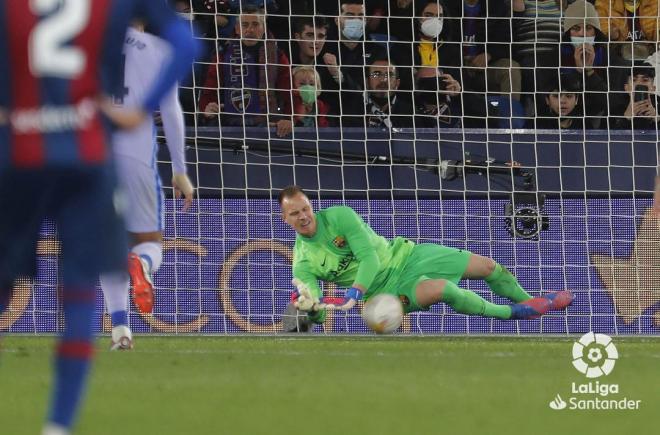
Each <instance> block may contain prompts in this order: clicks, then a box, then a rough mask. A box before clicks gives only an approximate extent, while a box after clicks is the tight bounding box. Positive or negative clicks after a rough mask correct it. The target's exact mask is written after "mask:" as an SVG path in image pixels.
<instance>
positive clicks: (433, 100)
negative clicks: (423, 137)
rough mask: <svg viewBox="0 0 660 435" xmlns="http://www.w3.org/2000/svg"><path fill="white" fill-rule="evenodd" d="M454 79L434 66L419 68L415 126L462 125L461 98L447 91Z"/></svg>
mask: <svg viewBox="0 0 660 435" xmlns="http://www.w3.org/2000/svg"><path fill="white" fill-rule="evenodd" d="M452 80H453V79H452V78H451V76H449V75H446V74H443V72H442V70H440V69H439V68H434V67H421V68H418V69H417V75H416V77H415V128H448V127H453V128H459V127H461V101H460V98H457V97H451V96H450V94H449V93H448V92H447V91H446V87H447V85H448V83H451V81H452Z"/></svg>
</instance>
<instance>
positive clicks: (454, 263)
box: [394, 244, 548, 319]
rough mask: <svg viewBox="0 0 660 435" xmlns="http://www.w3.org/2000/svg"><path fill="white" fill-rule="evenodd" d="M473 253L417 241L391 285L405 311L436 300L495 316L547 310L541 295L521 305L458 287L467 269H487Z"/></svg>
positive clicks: (464, 310) (462, 310)
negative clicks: (501, 302) (529, 304)
mask: <svg viewBox="0 0 660 435" xmlns="http://www.w3.org/2000/svg"><path fill="white" fill-rule="evenodd" d="M472 257H473V254H472V253H471V252H469V251H464V250H459V249H454V248H449V247H446V246H441V245H435V244H420V245H416V246H415V247H414V248H413V251H412V252H411V254H410V256H409V257H408V259H407V260H406V264H405V266H404V268H403V270H402V272H401V275H400V277H399V279H398V282H397V283H396V284H395V285H394V289H395V291H396V292H397V293H398V294H399V295H400V296H404V297H403V299H404V309H405V310H406V312H411V311H417V310H426V309H428V308H429V307H430V306H431V305H433V304H436V303H438V302H444V303H446V304H447V305H449V306H451V307H452V308H453V309H454V310H455V311H457V312H459V313H463V314H473V315H481V316H487V317H494V318H498V319H518V318H530V317H533V316H538V315H539V314H543V313H544V312H545V311H547V307H548V301H547V300H546V299H543V298H535V299H532V301H534V302H533V304H534V307H532V308H527V307H520V305H521V304H516V305H513V306H510V305H497V304H494V303H492V302H489V301H487V300H485V299H483V298H482V297H481V296H479V295H478V294H476V293H474V292H472V291H470V290H465V289H462V288H460V287H458V282H459V281H460V279H461V278H462V277H463V276H465V275H466V271H468V272H467V273H468V274H474V275H476V274H482V275H483V274H488V273H489V270H488V269H489V264H488V263H487V262H478V263H472V264H471V260H472ZM482 258H483V257H482ZM470 266H472V268H470ZM491 270H492V269H491Z"/></svg>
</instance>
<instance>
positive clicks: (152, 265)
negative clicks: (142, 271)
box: [131, 242, 163, 274]
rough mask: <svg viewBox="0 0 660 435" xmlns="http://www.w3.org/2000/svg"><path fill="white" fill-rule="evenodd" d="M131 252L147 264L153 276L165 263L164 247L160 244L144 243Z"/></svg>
mask: <svg viewBox="0 0 660 435" xmlns="http://www.w3.org/2000/svg"><path fill="white" fill-rule="evenodd" d="M131 251H132V252H134V253H135V254H137V256H138V257H140V258H143V259H144V260H145V261H146V262H147V264H148V265H149V273H151V274H154V273H156V271H157V270H158V269H159V268H160V265H161V263H162V262H163V245H162V244H161V243H160V242H143V243H140V244H139V245H135V246H134V247H133V249H131Z"/></svg>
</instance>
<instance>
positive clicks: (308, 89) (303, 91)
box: [298, 85, 316, 104]
mask: <svg viewBox="0 0 660 435" xmlns="http://www.w3.org/2000/svg"><path fill="white" fill-rule="evenodd" d="M298 92H299V93H300V99H302V101H303V103H305V104H314V103H315V102H316V88H315V87H314V86H312V85H300V87H299V88H298Z"/></svg>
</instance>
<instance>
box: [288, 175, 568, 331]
mask: <svg viewBox="0 0 660 435" xmlns="http://www.w3.org/2000/svg"><path fill="white" fill-rule="evenodd" d="M279 203H280V207H281V209H282V217H283V219H284V221H285V222H286V223H287V224H288V225H289V226H291V228H293V229H294V230H295V231H296V233H297V236H296V244H295V247H294V254H293V277H294V280H293V281H294V285H295V286H296V288H297V291H296V292H295V293H294V295H293V297H292V299H293V300H294V304H295V305H296V307H297V308H298V309H299V310H302V311H307V312H308V315H309V319H310V320H311V321H313V322H315V323H322V322H323V321H324V320H325V314H326V309H328V308H331V309H340V310H344V311H346V310H349V309H351V308H352V307H353V306H354V305H355V303H356V301H358V300H360V299H362V298H364V299H365V300H367V299H369V298H370V297H371V296H374V295H376V294H378V293H390V294H393V295H395V296H398V297H399V299H400V300H401V301H402V303H403V307H404V310H405V312H407V313H409V312H412V311H422V310H428V309H429V307H430V306H431V305H433V304H437V303H438V302H444V303H446V304H447V305H449V306H450V307H452V308H453V309H454V310H455V311H457V312H459V313H463V314H473V315H479V316H486V317H494V318H497V319H531V318H535V317H538V316H540V315H542V314H545V313H546V312H547V311H549V310H557V309H563V308H565V307H566V306H568V305H569V304H570V303H571V302H572V301H573V295H572V293H571V292H570V291H558V292H552V293H549V294H546V295H545V296H543V297H537V298H532V297H531V296H530V295H529V294H528V293H527V292H526V291H525V290H524V289H523V288H522V287H521V286H520V284H519V283H518V281H517V280H516V278H515V277H514V276H513V275H512V274H511V273H510V272H509V271H508V270H507V269H505V268H504V267H502V266H501V265H499V264H497V263H496V262H495V261H494V260H492V259H490V258H486V257H482V256H481V255H477V254H473V253H471V252H468V251H464V250H460V249H454V248H449V247H445V246H441V245H436V244H415V243H413V242H411V241H409V240H407V239H404V238H402V237H397V238H395V239H394V240H391V241H388V240H386V239H385V238H383V237H381V236H379V235H377V234H376V233H375V232H374V231H373V230H372V229H371V227H369V226H368V225H367V224H366V223H365V222H364V221H363V220H362V219H361V218H360V216H358V214H357V213H356V212H355V211H353V209H351V208H349V207H344V206H337V207H329V208H327V209H325V210H321V211H319V212H317V213H314V212H313V210H312V204H311V203H310V201H309V198H308V197H307V195H305V193H304V192H303V190H302V189H301V188H300V187H298V186H289V187H286V188H285V189H283V190H282V191H281V192H280V195H279ZM462 278H467V279H483V280H485V281H486V283H487V284H488V286H489V287H490V289H491V290H492V291H493V293H495V294H497V295H499V296H503V297H505V298H507V299H509V300H510V301H512V302H513V304H511V305H497V304H493V303H491V302H488V301H486V300H485V299H483V298H482V297H480V296H479V295H477V294H476V293H474V292H471V291H469V290H465V289H462V288H459V287H458V285H457V284H458V282H459V281H460V280H461V279H462ZM319 279H320V280H323V281H327V282H334V283H336V284H337V285H339V286H342V287H347V288H349V290H347V291H346V294H345V298H344V299H343V300H342V301H341V302H340V303H338V304H336V305H335V304H330V303H323V300H322V298H321V290H320V288H319V286H318V280H319ZM326 302H327V301H326Z"/></svg>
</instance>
